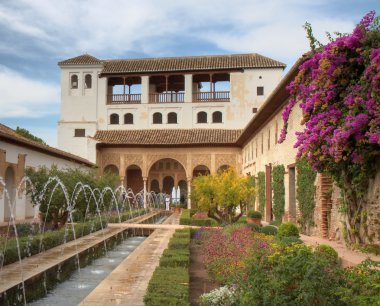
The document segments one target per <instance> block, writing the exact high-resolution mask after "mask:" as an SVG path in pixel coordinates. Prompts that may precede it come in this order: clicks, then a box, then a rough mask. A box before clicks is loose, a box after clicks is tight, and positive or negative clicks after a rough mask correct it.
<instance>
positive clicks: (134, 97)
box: [107, 94, 141, 104]
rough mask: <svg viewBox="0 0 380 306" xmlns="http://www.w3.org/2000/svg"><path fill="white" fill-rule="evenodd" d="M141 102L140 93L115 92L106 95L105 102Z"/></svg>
mask: <svg viewBox="0 0 380 306" xmlns="http://www.w3.org/2000/svg"><path fill="white" fill-rule="evenodd" d="M139 103H141V94H117V95H108V96H107V104H139Z"/></svg>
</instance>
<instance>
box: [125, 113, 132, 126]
mask: <svg viewBox="0 0 380 306" xmlns="http://www.w3.org/2000/svg"><path fill="white" fill-rule="evenodd" d="M124 124H133V114H131V113H128V114H125V115H124Z"/></svg>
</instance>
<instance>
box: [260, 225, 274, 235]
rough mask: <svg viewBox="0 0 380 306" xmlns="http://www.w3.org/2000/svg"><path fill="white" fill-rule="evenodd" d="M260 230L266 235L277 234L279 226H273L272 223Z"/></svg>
mask: <svg viewBox="0 0 380 306" xmlns="http://www.w3.org/2000/svg"><path fill="white" fill-rule="evenodd" d="M260 232H261V233H263V234H265V235H273V236H275V235H277V228H276V227H275V226H272V225H267V226H263V227H262V228H261V229H260Z"/></svg>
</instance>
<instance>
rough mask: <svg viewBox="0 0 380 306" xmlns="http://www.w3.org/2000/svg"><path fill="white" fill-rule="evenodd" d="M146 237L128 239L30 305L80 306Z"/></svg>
mask: <svg viewBox="0 0 380 306" xmlns="http://www.w3.org/2000/svg"><path fill="white" fill-rule="evenodd" d="M145 238H146V237H128V238H127V239H126V240H124V241H123V242H122V243H121V244H119V245H117V246H116V247H115V248H114V249H113V250H109V251H108V252H107V255H106V256H105V257H102V258H98V259H95V260H94V261H93V262H92V263H91V264H90V265H88V266H86V267H84V268H81V269H80V270H78V271H76V272H74V273H73V274H72V275H71V277H70V278H69V279H68V280H66V281H65V282H63V283H60V284H58V285H57V286H56V288H55V289H53V290H52V291H50V292H49V293H48V294H47V296H46V297H44V298H42V299H39V300H38V301H35V302H32V303H28V304H27V305H31V306H42V305H43V306H50V305H54V306H60V305H62V306H71V305H78V304H79V303H80V302H81V301H82V300H83V299H84V298H85V297H86V296H87V295H88V294H89V293H90V292H91V291H92V290H94V289H95V287H96V286H97V285H98V284H99V283H100V282H101V281H102V280H103V279H105V278H106V277H107V276H108V274H110V273H111V272H112V271H113V270H114V269H115V268H116V267H117V266H118V265H119V264H120V263H121V262H122V261H123V260H124V259H125V258H126V257H128V255H129V254H130V253H131V252H132V251H133V250H134V249H135V248H136V247H137V246H138V245H139V244H140V243H141V242H143V241H144V239H145Z"/></svg>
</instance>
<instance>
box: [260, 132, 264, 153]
mask: <svg viewBox="0 0 380 306" xmlns="http://www.w3.org/2000/svg"><path fill="white" fill-rule="evenodd" d="M261 154H264V134H261Z"/></svg>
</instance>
